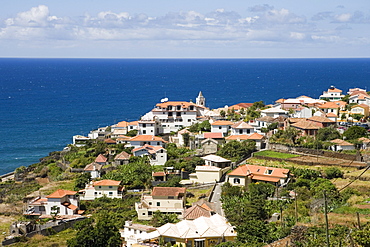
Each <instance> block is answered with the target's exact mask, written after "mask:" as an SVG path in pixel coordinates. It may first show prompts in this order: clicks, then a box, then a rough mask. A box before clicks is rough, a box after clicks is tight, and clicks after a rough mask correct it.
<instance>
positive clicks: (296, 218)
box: [293, 189, 298, 224]
mask: <svg viewBox="0 0 370 247" xmlns="http://www.w3.org/2000/svg"><path fill="white" fill-rule="evenodd" d="M293 192H294V206H295V209H294V211H295V223H296V224H297V223H298V204H297V193H296V191H295V189H294V190H293Z"/></svg>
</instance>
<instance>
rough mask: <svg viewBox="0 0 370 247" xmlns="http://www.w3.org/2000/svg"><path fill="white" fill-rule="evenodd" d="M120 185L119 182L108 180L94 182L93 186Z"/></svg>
mask: <svg viewBox="0 0 370 247" xmlns="http://www.w3.org/2000/svg"><path fill="white" fill-rule="evenodd" d="M120 184H121V181H116V180H110V179H105V180H100V181H96V182H94V186H118V185H120Z"/></svg>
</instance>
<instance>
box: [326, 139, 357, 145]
mask: <svg viewBox="0 0 370 247" xmlns="http://www.w3.org/2000/svg"><path fill="white" fill-rule="evenodd" d="M330 142H331V143H335V144H337V145H340V146H353V144H352V143H349V142H346V141H344V140H342V139H335V140H332V141H330Z"/></svg>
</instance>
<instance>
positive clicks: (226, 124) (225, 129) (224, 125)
mask: <svg viewBox="0 0 370 247" xmlns="http://www.w3.org/2000/svg"><path fill="white" fill-rule="evenodd" d="M233 124H234V123H233V122H231V121H222V120H220V121H215V122H213V123H211V132H212V133H222V134H223V135H224V136H227V135H228V134H229V131H230V130H231V126H232V125H233Z"/></svg>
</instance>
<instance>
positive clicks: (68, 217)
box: [1, 86, 370, 247]
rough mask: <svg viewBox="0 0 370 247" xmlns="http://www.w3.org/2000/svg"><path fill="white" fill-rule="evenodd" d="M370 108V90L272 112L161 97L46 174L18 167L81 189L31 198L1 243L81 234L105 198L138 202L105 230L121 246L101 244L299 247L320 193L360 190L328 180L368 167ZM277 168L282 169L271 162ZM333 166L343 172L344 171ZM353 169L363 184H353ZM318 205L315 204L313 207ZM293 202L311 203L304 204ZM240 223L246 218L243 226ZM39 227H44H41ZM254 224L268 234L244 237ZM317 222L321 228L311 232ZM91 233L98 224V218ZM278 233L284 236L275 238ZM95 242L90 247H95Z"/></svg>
mask: <svg viewBox="0 0 370 247" xmlns="http://www.w3.org/2000/svg"><path fill="white" fill-rule="evenodd" d="M369 109H370V95H369V94H368V92H367V91H366V90H365V89H361V88H353V89H349V90H348V92H343V91H342V90H341V89H338V88H336V87H334V86H330V87H329V88H328V89H327V91H324V92H323V93H322V95H321V96H320V97H319V98H318V99H314V98H311V97H308V96H300V97H297V98H288V99H278V100H276V101H275V104H273V105H265V104H264V103H263V102H262V101H259V102H254V103H251V102H248V103H245V102H242V103H237V104H234V105H231V106H224V107H221V108H217V109H210V108H209V107H207V104H206V97H205V96H204V95H203V93H202V92H199V94H198V96H197V97H196V99H195V102H186V101H170V100H168V99H167V98H165V99H162V100H161V102H159V103H157V104H156V105H155V106H154V108H153V109H152V110H151V111H150V112H148V113H146V114H145V115H143V116H142V117H141V118H140V119H139V120H137V121H132V122H127V121H121V122H118V123H115V124H113V125H111V126H106V127H100V128H98V129H96V130H93V131H91V132H90V133H89V134H88V136H81V135H76V136H73V143H72V144H71V145H68V146H67V147H66V148H64V150H63V151H60V152H55V153H54V154H51V155H50V157H49V158H45V159H44V160H42V161H41V162H40V164H39V165H35V166H30V167H29V168H22V169H18V170H16V171H15V174H14V180H15V183H16V182H17V181H18V182H24V181H44V183H45V184H46V183H48V182H50V181H52V180H55V181H63V180H64V178H63V176H66V177H67V176H69V177H68V179H70V178H72V179H73V181H74V188H72V187H70V188H71V189H65V188H63V187H60V188H58V189H56V190H54V191H52V192H51V193H49V194H41V193H40V192H39V194H37V192H36V193H33V196H29V194H31V193H29V194H27V196H25V198H22V199H23V202H24V204H23V205H24V207H23V209H22V214H23V216H22V217H23V220H22V221H17V222H14V223H12V224H11V225H10V232H9V233H10V235H9V236H7V237H6V238H5V240H4V241H3V245H8V244H14V243H16V242H18V241H20V239H22V237H23V238H25V239H26V238H31V237H32V236H34V235H36V234H41V235H52V234H50V229H53V231H54V232H61V231H63V230H65V229H67V228H68V229H69V228H73V226H74V225H78V226H79V228H78V229H80V230H81V229H84V228H83V224H82V222H86V220H91V219H93V220H94V213H93V212H96V214H97V215H98V213H99V210H97V209H94V210H95V211H93V210H91V209H90V208H89V207H91V205H95V204H94V203H95V202H97V201H99V200H100V201H99V202H103V201H104V200H120V201H130V202H133V203H132V204H130V205H131V206H125V207H126V208H125V209H124V210H131V211H127V212H126V211H125V216H122V217H121V220H122V223H121V227H120V228H119V229H118V228H117V229H118V231H116V232H115V233H114V234H113V233H109V232H106V233H105V235H106V236H109V237H112V238H108V240H107V241H116V242H114V243H117V245H114V244H112V245H101V244H100V246H127V247H131V246H133V247H135V246H136V247H137V246H184V247H208V246H219V247H221V246H267V244H270V243H273V242H275V241H276V240H281V239H285V238H286V237H287V236H291V237H290V240H289V241H290V243H293V242H294V241H296V243H298V242H299V241H301V240H297V239H295V240H294V236H295V235H294V233H295V232H297V231H298V230H297V229H298V228H299V227H298V226H301V225H299V224H297V223H298V222H299V221H301V222H305V223H307V224H308V222H310V223H313V220H312V215H313V214H312V210H314V209H313V208H315V207H316V208H315V210H316V211H317V212H318V210H322V209H323V208H325V207H326V206H325V204H326V201H325V203H324V202H323V201H322V200H321V199H320V200H321V201H320V202H319V199H318V198H319V197H320V198H321V197H322V191H323V190H324V191H326V192H327V193H328V197H329V198H330V199H331V202H333V204H334V202H337V203H338V205H339V201H341V202H342V204H341V206H343V205H344V204H346V203H347V200H348V199H349V198H350V197H351V196H352V195H355V194H356V193H357V192H353V191H351V193H352V194H350V195H349V194H348V195H349V196H348V198H347V200H345V201H344V199H343V198H344V195H342V194H340V192H341V191H342V190H343V191H345V188H344V185H342V187H343V188H338V186H337V187H335V185H333V184H332V183H330V184H327V183H328V181H329V180H328V179H331V178H335V179H339V178H340V179H343V180H345V178H347V180H345V182H344V183H345V184H347V183H350V181H351V179H353V178H356V179H354V180H361V179H360V177H361V176H363V174H365V173H366V171H367V170H368V168H369V163H370V154H369V150H370V139H369V134H370V132H369V115H370V112H369ZM258 157H263V158H262V159H261V160H258ZM273 161H274V162H277V163H269V162H273ZM288 163H289V164H297V165H293V166H290V165H288ZM277 164H278V165H277ZM299 165H302V168H300V167H298V166H299ZM45 167H47V168H45ZM308 167H309V168H308ZM338 167H341V168H343V169H348V174H344V173H345V172H343V171H341V170H340V168H338ZM311 168H312V169H311ZM318 169H319V170H318ZM36 171H37V172H36ZM358 171H361V173H360V174H359V173H358ZM350 172H353V173H355V174H357V175H352V176H349V174H350ZM356 172H357V173H356ZM308 173H309V175H307V174H308ZM334 173H335V174H334ZM367 173H369V172H367ZM37 174H38V175H37ZM40 174H41V175H40ZM66 174H67V175H66ZM333 174H334V175H333ZM345 176H347V177H345ZM65 180H67V179H65ZM310 180H311V181H310ZM324 180H325V181H324ZM319 181H320V183H319ZM3 183H6V182H4V181H3ZM367 183H369V182H368V181H367ZM77 184H78V185H77ZM324 184H325V186H326V187H322V186H324ZM1 188H6V186H5V185H4V186H3V187H1ZM37 188H39V187H37ZM66 188H67V187H66ZM322 188H324V189H322ZM366 188H368V187H366ZM77 189H78V190H77ZM316 190H317V191H316ZM35 191H37V190H35ZM195 191H202V193H200V194H196V192H195ZM364 191H366V189H364ZM330 193H332V194H330ZM348 193H350V192H348ZM324 194H325V193H324ZM329 194H330V195H329ZM356 195H357V197H359V196H360V194H356ZM3 196H4V198H5V197H6V195H3ZM361 196H363V200H362V201H361V202H356V203H355V204H356V205H357V204H358V203H360V204H361V203H362V204H366V203H368V202H367V201H366V200H365V199H368V198H370V195H369V194H366V192H364V193H363V195H361ZM251 197H253V198H252V199H251ZM305 197H306V198H305ZM324 197H325V196H324ZM236 198H238V199H236ZM256 198H258V200H257V199H256ZM303 198H305V199H303ZM313 198H316V199H317V200H316V201H315V202H312V201H310V203H311V204H310V205H308V203H307V202H308V201H309V200H312V199H313ZM233 200H236V202H234V204H232V201H233ZM254 200H256V201H254ZM298 200H305V203H306V205H303V204H304V202H303V201H298ZM241 202H244V203H243V205H244V204H245V205H249V206H250V207H252V206H253V205H254V206H253V207H256V210H257V211H258V212H260V213H257V212H254V213H253V214H250V215H249V214H248V215H246V213H247V211H248V210H246V209H244V208H243V207H244V206H241ZM115 203H121V202H116V201H115ZM235 203H236V204H235ZM298 203H301V205H298ZM315 203H316V204H315ZM260 204H261V208H259V205H260ZM238 205H239V206H238ZM268 205H270V208H272V209H267V208H268ZM271 205H272V206H271ZM346 206H348V204H346ZM366 206H367V205H366ZM300 207H302V208H300ZM122 208H123V207H122ZM242 208H243V210H241V211H240V212H239V211H238V210H240V209H242ZM262 208H263V209H262ZM338 208H339V206H338ZM363 208H364V211H363V212H364V213H363V217H362V218H361V219H362V220H363V221H362V222H361V220H358V221H357V220H356V221H355V223H356V224H358V225H357V228H358V229H359V230H358V231H357V232H356V233H354V234H357V235H355V236H354V239H356V241H358V242H356V243H358V244H359V245H356V246H362V245H361V243H362V242H361V240H358V239H360V238H361V236H362V235H361V234H362V232H361V230H362V229H364V228H363V226H362V225H361V224H365V223H367V222H370V218H369V214H368V212H369V211H370V208H367V207H363ZM248 209H250V208H248ZM101 210H102V211H103V208H102V209H101ZM122 210H123V209H122ZM310 210H311V211H310ZM325 210H326V209H325ZM366 210H367V211H366ZM249 211H251V210H249ZM122 212H123V211H122ZM261 212H264V214H262V213H261ZM320 212H321V211H320ZM115 213H117V214H119V213H120V211H119V210H117V211H115ZM235 214H240V216H239V217H241V216H242V215H243V217H242V218H243V220H241V219H240V218H239V219H238V216H237V215H235ZM257 215H258V216H257ZM99 217H101V219H103V218H104V217H103V216H99ZM112 217H113V216H112ZM114 217H116V216H114ZM117 217H118V216H117ZM310 217H311V218H310ZM90 218H91V219H90ZM308 218H310V220H308ZM322 218H323V217H321V219H322ZM26 219H28V221H27V220H26ZM101 219H100V220H101ZM303 219H304V220H303ZM358 219H360V217H359V218H358ZM40 220H42V221H44V222H48V221H49V222H48V223H45V224H37V223H35V222H39V221H40ZM244 220H245V221H244ZM247 220H248V221H247ZM101 221H102V220H101ZM108 221H109V219H107V222H108ZM251 221H253V222H262V223H261V224H262V225H264V224H265V225H264V226H263V227H262V226H261V227H262V228H263V229H270V233H269V234H267V233H266V234H265V235H266V236H260V235H259V233H256V232H258V231H255V232H254V233H250V232H251V231H253V230H249V229H246V228H247V226H250V225H251V223H250V222H251ZM238 222H239V223H240V225H239V223H238ZM318 222H319V223H323V222H321V221H319V220H317V222H314V223H317V224H319V223H318ZM111 223H112V222H110V223H109V224H111ZM94 224H95V225H96V227H98V225H99V220H98V219H97V218H96V219H95V223H94ZM107 224H108V223H107ZM248 224H249V225H248ZM253 224H254V223H253ZM253 224H252V225H253ZM307 224H306V225H307ZM88 225H90V226H91V225H92V222H89V224H87V226H88ZM306 225H305V227H307V226H306ZM87 226H86V227H87ZM115 227H116V226H115ZM253 227H255V229H259V228H257V225H256V226H253ZM366 227H369V225H367V226H366ZM111 228H113V227H111ZM262 228H261V229H262ZM332 228H333V229H334V226H333V227H332ZM48 229H49V230H48ZM73 229H74V228H73ZM86 229H87V228H86ZM271 229H275V230H271ZM287 229H288V230H287ZM299 229H300V228H299ZM366 229H367V228H366ZM369 229H370V228H369ZM69 231H72V230H71V229H69ZM74 231H76V232H77V233H74V234H75V238H73V239H71V240H69V242H68V246H82V245H80V242H79V241H87V240H86V239H85V240H83V239H82V237H81V236H82V235H79V232H78V231H77V230H74ZM81 231H82V230H81ZM266 232H267V230H266ZM271 232H278V233H279V234H276V236H274V237H272V233H271ZM351 232H352V230H351ZM117 234H118V235H117ZM247 235H248V236H247ZM267 235H269V236H268V237H267ZM339 235H340V234H339ZM344 235H345V234H343V236H344ZM356 236H357V237H356ZM113 237H115V238H114V239H113ZM109 239H110V240H109ZM307 239H308V237H307ZM307 239H305V241H308V240H307ZM316 240H317V241H320V240H318V239H316ZM309 241H311V240H309ZM309 241H308V242H307V243H311V244H313V243H314V242H309ZM312 241H313V240H312ZM331 241H337V240H336V239H334V238H333V239H332V240H331ZM338 241H339V240H338ZM341 241H347V240H346V239H342V240H341ZM348 241H354V240H353V239H352V240H351V239H350V240H348ZM367 241H368V240H367ZM93 242H94V241H93ZM324 242H325V241H324ZM101 243H102V242H101ZM232 243H234V244H232ZM332 243H333V242H332ZM343 243H344V242H343ZM94 244H95V243H94ZM94 244H91V245H85V246H99V244H98V245H94ZM271 246H272V245H271ZM281 246H283V245H281ZM284 246H288V245H284ZM289 246H298V245H289ZM299 246H303V245H299ZM304 246H306V245H304ZM307 246H310V245H307ZM311 246H312V245H311ZM318 246H321V245H318ZM333 246H334V245H333ZM338 246H339V245H338ZM343 246H345V245H343ZM353 246H355V245H353ZM363 246H365V245H363Z"/></svg>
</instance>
